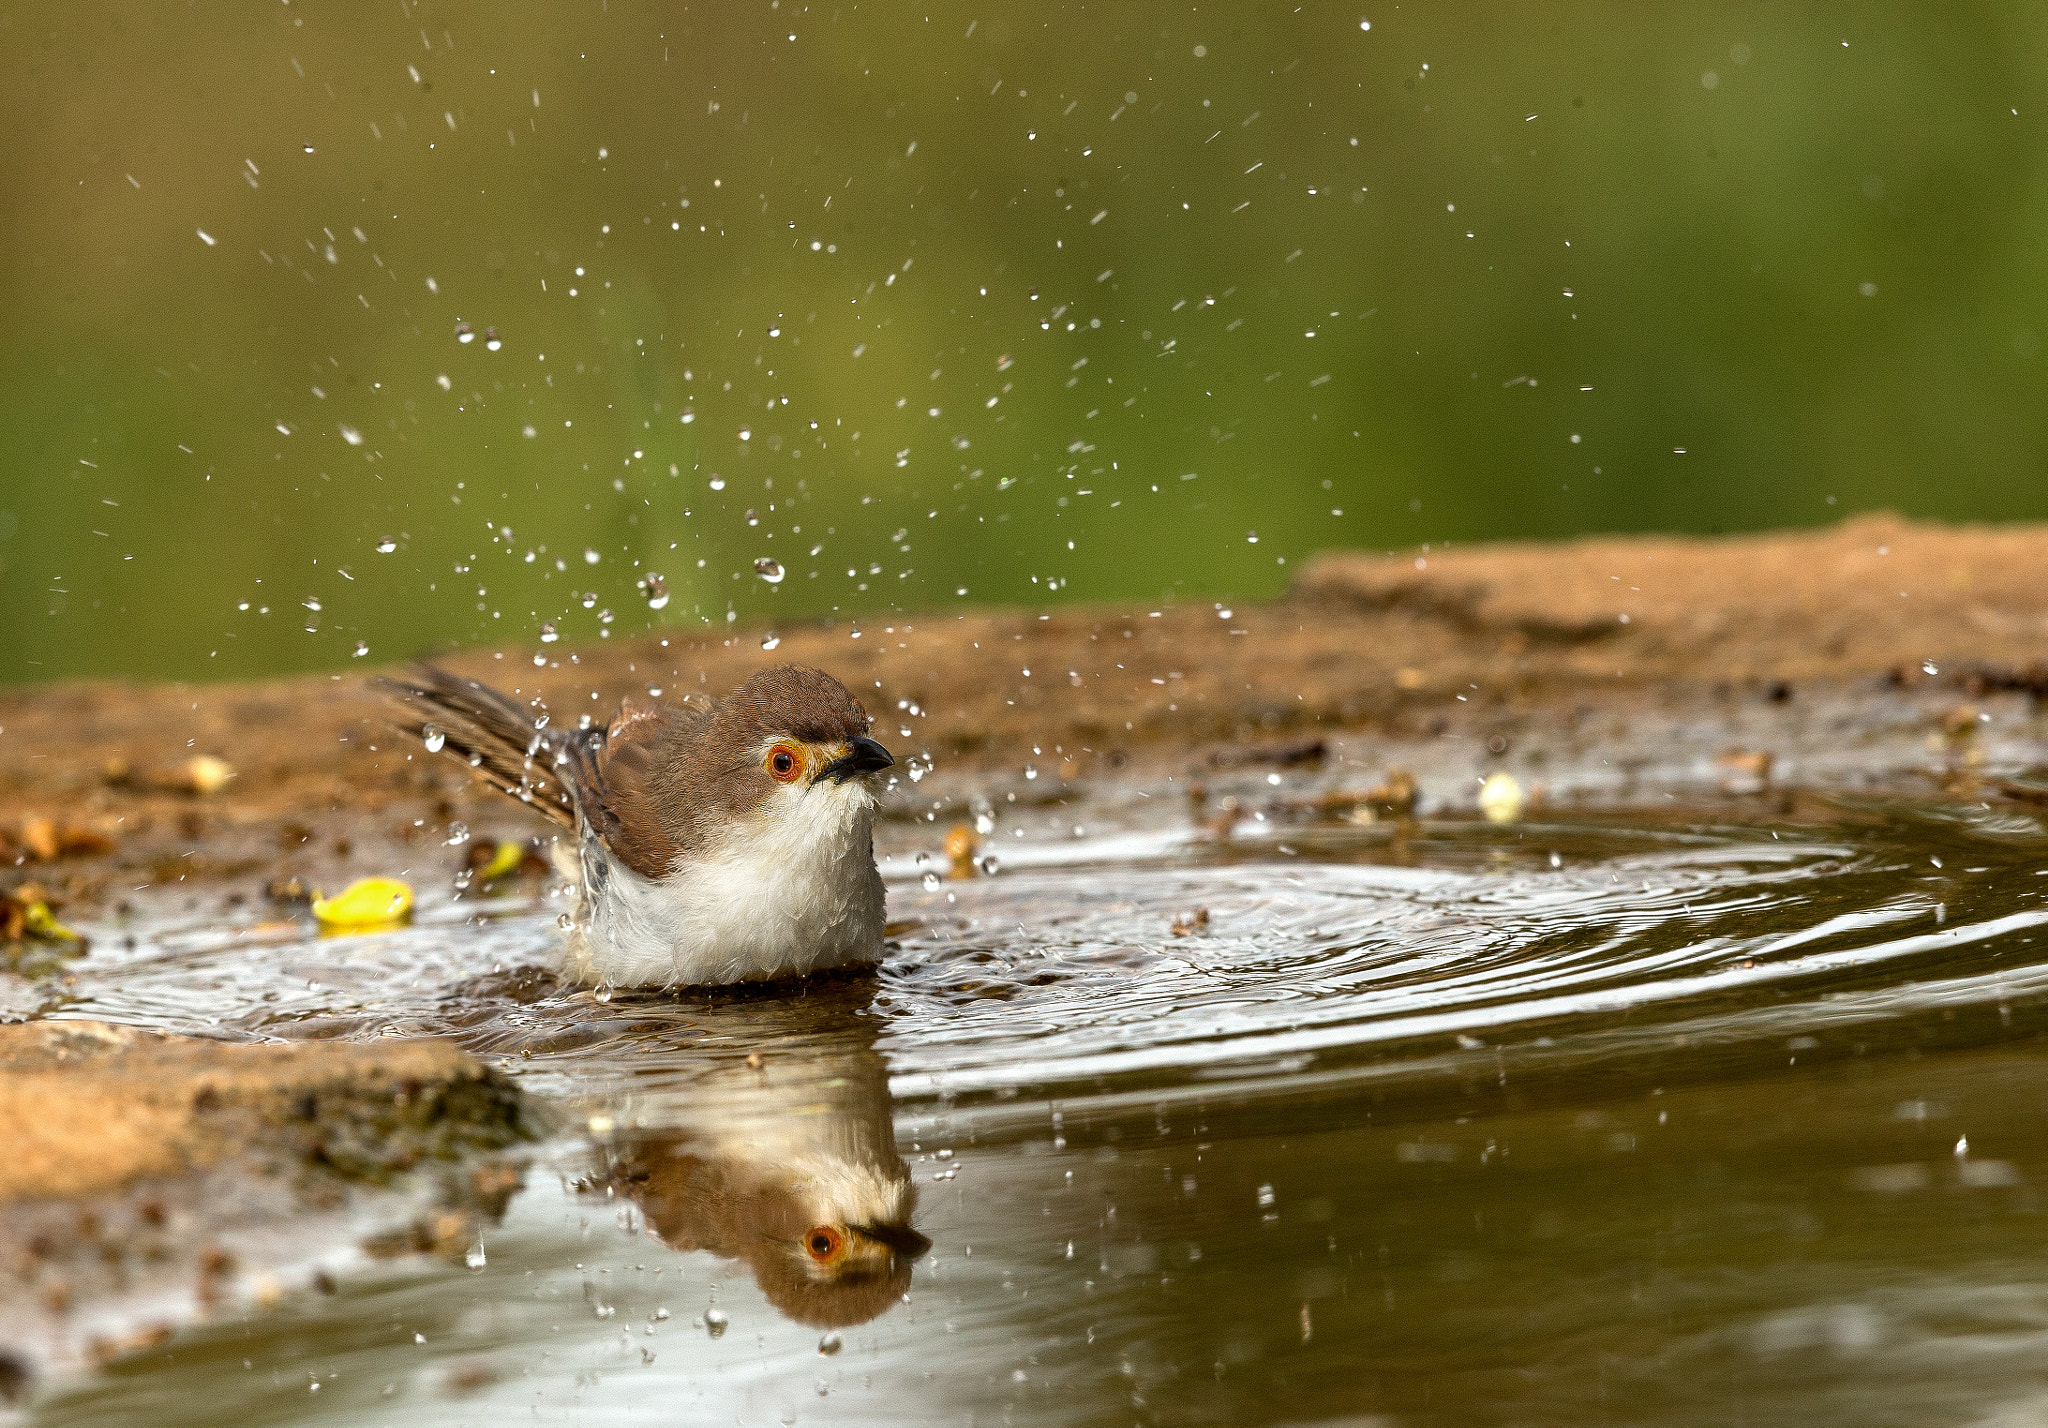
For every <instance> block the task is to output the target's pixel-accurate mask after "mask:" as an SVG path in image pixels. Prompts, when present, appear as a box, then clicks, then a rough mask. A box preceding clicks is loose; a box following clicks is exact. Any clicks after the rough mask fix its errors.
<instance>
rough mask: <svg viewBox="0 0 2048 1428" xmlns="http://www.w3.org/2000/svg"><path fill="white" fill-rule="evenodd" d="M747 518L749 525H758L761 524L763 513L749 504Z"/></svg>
mask: <svg viewBox="0 0 2048 1428" xmlns="http://www.w3.org/2000/svg"><path fill="white" fill-rule="evenodd" d="M746 519H747V524H748V525H750V526H758V525H759V524H761V513H760V512H759V511H757V510H755V509H754V508H753V507H751V506H749V507H748V508H747V517H746Z"/></svg>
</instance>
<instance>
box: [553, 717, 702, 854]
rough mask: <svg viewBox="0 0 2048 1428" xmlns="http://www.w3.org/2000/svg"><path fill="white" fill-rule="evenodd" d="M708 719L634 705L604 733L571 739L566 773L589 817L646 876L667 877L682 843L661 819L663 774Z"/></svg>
mask: <svg viewBox="0 0 2048 1428" xmlns="http://www.w3.org/2000/svg"><path fill="white" fill-rule="evenodd" d="M709 717H710V716H709V715H708V714H706V713H704V712H702V711H699V710H694V709H678V708H676V707H674V706H673V705H669V704H636V703H634V702H633V701H632V700H630V699H628V700H627V701H626V702H625V703H624V704H622V705H621V706H620V707H619V712H618V713H617V714H615V715H613V716H612V722H611V725H610V727H608V728H606V729H604V730H601V731H600V730H597V729H579V730H577V731H575V732H574V733H573V734H572V735H570V742H569V751H570V752H569V761H568V764H567V766H566V768H565V770H564V771H565V772H567V773H568V774H569V775H570V776H571V777H572V779H573V780H574V782H575V786H576V791H577V797H578V799H579V800H580V802H581V807H582V809H583V816H584V818H585V819H587V820H588V821H589V823H590V826H591V829H592V830H593V831H594V832H595V833H596V834H597V836H598V838H599V839H600V840H601V841H602V842H603V843H604V845H605V847H607V848H609V849H611V851H612V853H613V855H614V856H616V857H617V858H618V859H619V861H620V862H622V863H624V864H625V865H626V866H627V867H629V868H631V869H632V870H633V871H634V872H636V873H638V874H640V875H641V876H642V877H647V878H660V877H666V876H667V875H668V872H669V869H670V867H671V865H672V864H673V863H674V861H675V856H676V852H677V848H678V845H677V843H676V840H675V837H674V836H673V834H671V833H670V832H669V829H668V826H667V823H668V820H664V819H663V818H662V816H661V807H660V803H659V801H658V798H657V787H658V780H657V778H656V775H657V773H658V772H659V771H660V769H661V768H662V766H663V764H664V762H665V761H669V760H673V759H675V758H677V757H678V756H679V755H680V753H681V749H682V746H684V745H686V744H687V743H688V742H690V741H691V740H692V739H693V738H694V737H695V736H696V735H697V734H698V733H699V732H701V730H702V726H703V725H704V724H705V723H706V722H708V720H709Z"/></svg>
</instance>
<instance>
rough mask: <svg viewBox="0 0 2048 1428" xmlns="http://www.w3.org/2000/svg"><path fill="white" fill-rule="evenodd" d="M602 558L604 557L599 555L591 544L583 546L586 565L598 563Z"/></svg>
mask: <svg viewBox="0 0 2048 1428" xmlns="http://www.w3.org/2000/svg"><path fill="white" fill-rule="evenodd" d="M602 559H604V557H603V556H601V555H599V554H598V553H597V552H596V551H595V550H592V549H591V548H590V547H589V546H585V547H584V548H583V563H584V564H585V565H595V564H597V563H598V561H600V560H602Z"/></svg>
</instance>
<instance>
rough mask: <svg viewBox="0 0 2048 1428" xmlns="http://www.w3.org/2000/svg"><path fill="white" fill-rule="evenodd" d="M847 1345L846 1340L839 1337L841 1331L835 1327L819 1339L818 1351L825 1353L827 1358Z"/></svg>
mask: <svg viewBox="0 0 2048 1428" xmlns="http://www.w3.org/2000/svg"><path fill="white" fill-rule="evenodd" d="M845 1347H846V1340H844V1339H842V1338H841V1337H839V1331H838V1330H837V1329H834V1330H833V1331H832V1332H831V1333H829V1334H827V1335H825V1337H824V1338H822V1339H820V1340H818V1352H819V1353H820V1354H823V1355H824V1356H825V1357H826V1358H830V1357H832V1355H834V1354H836V1353H838V1352H839V1351H840V1350H841V1349H843V1348H845Z"/></svg>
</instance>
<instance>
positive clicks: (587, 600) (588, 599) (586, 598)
mask: <svg viewBox="0 0 2048 1428" xmlns="http://www.w3.org/2000/svg"><path fill="white" fill-rule="evenodd" d="M576 598H577V599H579V600H581V601H582V602H583V608H584V609H586V610H588V609H590V608H591V607H592V606H594V605H595V604H597V592H596V591H595V590H592V591H591V592H590V593H589V594H587V595H579V596H577V597H576Z"/></svg>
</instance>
